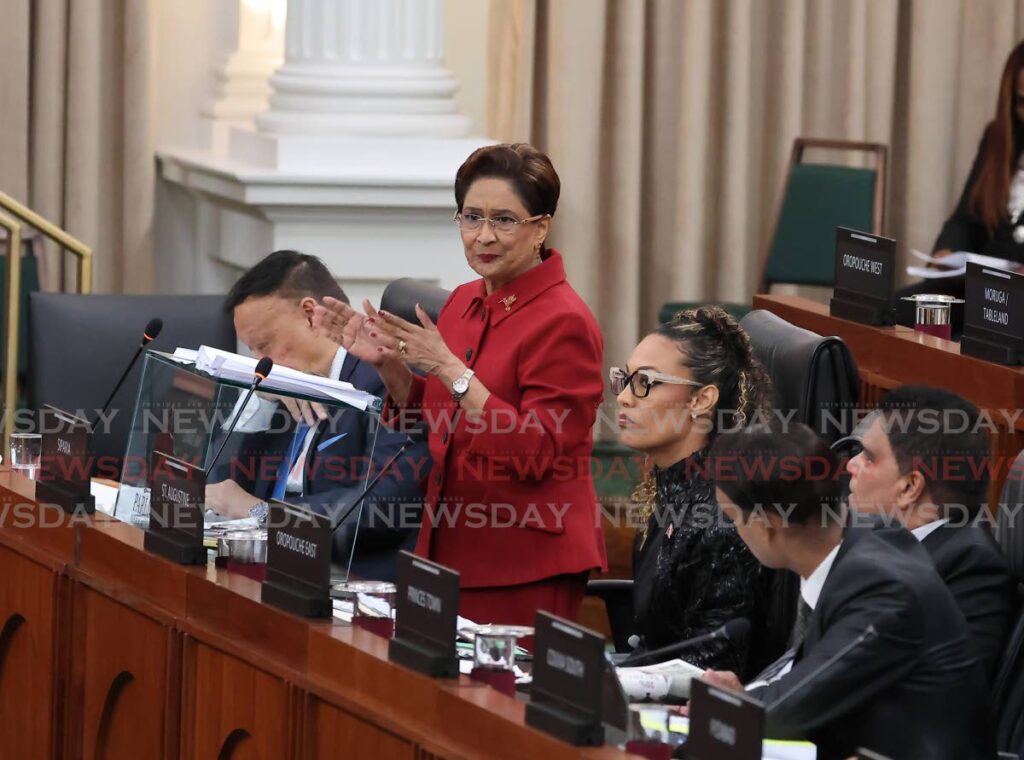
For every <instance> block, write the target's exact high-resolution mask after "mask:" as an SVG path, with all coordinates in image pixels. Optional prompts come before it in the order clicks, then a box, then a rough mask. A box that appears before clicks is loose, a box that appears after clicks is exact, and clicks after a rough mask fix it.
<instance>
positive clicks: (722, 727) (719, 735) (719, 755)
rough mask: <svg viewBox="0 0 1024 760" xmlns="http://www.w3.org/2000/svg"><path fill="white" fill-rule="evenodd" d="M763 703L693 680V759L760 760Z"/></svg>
mask: <svg viewBox="0 0 1024 760" xmlns="http://www.w3.org/2000/svg"><path fill="white" fill-rule="evenodd" d="M763 738H764V706H763V705H762V704H761V703H760V702H758V701H757V700H754V699H751V698H750V697H748V696H747V695H745V694H739V693H737V692H734V691H726V690H724V689H719V688H717V687H714V686H709V685H708V684H706V683H704V682H703V681H701V680H699V679H696V678H695V679H693V681H691V682H690V737H689V739H688V740H687V742H686V756H687V757H688V758H690V760H726V758H728V760H761V742H762V740H763Z"/></svg>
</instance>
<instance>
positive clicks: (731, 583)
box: [633, 449, 763, 677]
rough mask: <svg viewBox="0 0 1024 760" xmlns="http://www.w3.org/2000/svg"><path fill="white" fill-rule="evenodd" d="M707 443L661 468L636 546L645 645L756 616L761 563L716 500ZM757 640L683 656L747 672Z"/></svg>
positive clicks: (639, 625) (637, 602)
mask: <svg viewBox="0 0 1024 760" xmlns="http://www.w3.org/2000/svg"><path fill="white" fill-rule="evenodd" d="M706 457H707V449H703V450H701V451H698V452H697V453H695V454H693V455H692V456H690V457H687V458H686V459H684V460H682V461H681V462H677V463H676V464H674V465H672V466H671V467H668V468H666V469H660V468H655V471H654V472H655V477H656V480H657V503H656V507H655V510H654V513H653V514H652V515H651V517H650V520H649V521H648V525H647V533H646V535H642V534H640V533H638V535H637V539H636V544H635V546H634V549H633V577H634V581H635V582H634V585H633V606H634V612H635V614H636V630H637V633H638V634H639V635H640V637H641V647H642V648H643V649H656V648H658V647H662V646H666V645H668V644H674V643H676V642H678V641H682V640H683V639H688V638H691V637H694V636H700V635H701V634H704V633H710V632H711V631H713V630H715V629H716V628H718V627H719V626H721V625H722V624H724V623H726V622H728V621H729V620H732V619H733V618H737V617H745V618H748V619H750V620H751V621H752V622H754V621H755V618H756V614H757V610H756V607H757V605H758V594H759V593H760V589H761V588H762V583H763V579H762V578H761V574H760V567H761V565H760V563H759V562H758V561H757V560H756V559H755V558H754V556H753V555H752V554H751V553H750V550H749V549H747V547H746V544H744V543H743V541H742V540H741V539H740V537H739V534H738V533H737V532H736V529H735V527H734V526H733V525H732V523H730V522H729V521H728V520H727V519H726V518H725V516H724V515H723V514H722V512H721V510H719V508H718V503H717V501H716V499H715V487H714V483H713V482H712V481H711V479H710V476H711V473H710V472H709V471H708V470H707V463H706ZM749 648H750V647H749V641H744V642H740V643H739V644H733V643H731V642H727V641H713V642H710V643H708V644H704V645H701V646H696V647H694V648H692V649H689V650H687V651H685V652H681V653H680V654H679V655H678V656H679V657H681V658H682V659H684V660H686V661H688V662H692V663H693V664H694V665H697V666H698V667H702V668H712V669H714V670H731V671H733V672H735V673H737V674H739V675H740V676H741V677H742V675H743V674H744V673H745V672H746V666H747V658H748V652H749Z"/></svg>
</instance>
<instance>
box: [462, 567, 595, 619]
mask: <svg viewBox="0 0 1024 760" xmlns="http://www.w3.org/2000/svg"><path fill="white" fill-rule="evenodd" d="M589 575H590V574H589V573H578V574H575V575H556V576H555V577H554V578H543V579H541V580H539V581H534V582H533V583H524V584H522V585H519V586H494V587H488V588H463V589H459V614H460V615H462V617H466V618H469V619H470V620H472V621H473V622H474V623H480V624H487V623H501V624H504V625H529V626H532V625H534V623H535V620H536V617H537V610H544V611H545V612H550V613H552V614H553V615H558V616H559V617H563V618H565V619H566V620H571V621H573V622H575V621H576V618H577V616H578V615H579V612H580V605H581V604H582V603H583V596H584V594H585V592H586V590H587V578H588V577H589Z"/></svg>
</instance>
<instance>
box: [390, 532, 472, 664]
mask: <svg viewBox="0 0 1024 760" xmlns="http://www.w3.org/2000/svg"><path fill="white" fill-rule="evenodd" d="M395 589H396V595H395V635H394V638H392V639H391V643H390V644H389V645H388V659H389V660H392V661H394V662H397V663H398V664H399V665H404V666H405V667H407V668H411V669H412V670H416V671H419V672H420V673H424V674H426V675H428V676H431V677H433V678H458V676H459V661H458V656H457V655H456V650H455V637H456V633H457V631H456V626H457V624H458V615H459V574H458V573H457V572H455V571H454V570H449V569H448V568H446V567H443V566H442V565H438V564H437V563H436V562H430V561H429V560H425V559H423V558H422V557H417V556H416V555H414V554H411V553H410V552H406V551H403V552H399V554H398V558H397V559H396V564H395Z"/></svg>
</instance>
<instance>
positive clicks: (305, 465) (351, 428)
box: [207, 251, 429, 580]
mask: <svg viewBox="0 0 1024 760" xmlns="http://www.w3.org/2000/svg"><path fill="white" fill-rule="evenodd" d="M327 296H331V297H332V298H337V299H339V300H345V301H347V299H346V296H345V293H344V292H343V291H342V289H341V287H340V286H339V285H338V283H337V281H336V280H335V279H334V277H333V275H331V273H330V271H329V270H328V269H327V267H326V266H325V265H324V263H323V262H322V261H320V259H318V258H316V257H315V256H309V255H306V254H302V253H299V252H297V251H275V252H274V253H272V254H270V255H269V256H267V257H266V258H265V259H263V260H262V261H261V262H259V263H258V264H257V265H256V266H254V267H253V268H252V269H250V270H248V271H247V272H246V273H245V274H243V275H242V277H241V278H240V279H239V280H238V282H237V283H235V285H234V287H232V289H231V291H230V293H228V296H227V302H226V304H225V308H226V309H228V310H230V311H231V312H232V313H233V316H234V322H235V331H236V332H237V333H238V338H239V340H240V341H241V342H242V343H244V344H245V345H246V346H248V347H249V349H250V350H251V351H252V352H253V354H255V355H256V356H257V357H263V356H269V357H270V358H272V359H273V360H274V365H275V366H285V367H291V368H293V369H297V370H300V371H302V372H306V373H310V374H317V375H322V376H324V377H331V378H334V379H337V380H343V381H345V382H348V383H351V384H352V385H353V386H355V387H356V388H358V389H359V390H363V391H366V392H367V393H370V394H373V395H375V396H383V395H384V385H383V383H382V381H381V379H380V377H379V376H378V375H377V372H376V370H375V369H374V368H373V367H371V366H370V365H368V364H366V363H365V362H362V361H360V360H359V359H357V358H356V357H355V356H354V355H352V354H349V353H347V352H346V351H345V349H344V348H340V347H339V346H338V345H337V344H336V343H335V342H333V341H332V340H331V339H330V338H327V337H325V336H322V335H320V334H318V332H317V331H316V330H314V328H313V326H312V314H313V310H314V307H315V306H316V305H317V304H319V303H322V301H323V299H324V298H325V297H327ZM238 414H239V422H238V428H237V429H238V430H241V431H242V433H243V434H244V435H243V437H241V439H240V444H239V447H238V449H237V451H236V453H235V454H234V456H233V457H232V458H231V460H230V462H229V463H228V464H227V466H226V468H224V467H219V468H218V471H217V472H216V473H215V474H214V475H215V476H221V477H222V478H223V480H221V482H217V483H213V484H211V485H209V486H207V506H209V507H211V508H213V509H215V510H216V511H217V512H219V513H221V514H224V515H228V516H231V517H243V516H246V515H249V514H252V515H254V516H255V515H259V514H260V513H261V512H263V511H265V508H266V507H265V504H266V502H267V501H268V500H269V499H271V498H274V499H281V500H284V501H287V502H288V503H292V504H300V505H303V506H306V507H308V508H310V509H313V510H315V511H318V512H321V513H323V514H326V515H328V516H330V517H332V518H333V519H338V518H339V517H340V516H341V515H342V514H343V513H344V511H345V509H346V507H347V506H348V505H350V504H351V503H352V502H353V501H354V499H355V498H356V497H357V496H358V495H359V494H360V493H361V492H362V490H363V488H364V486H365V485H366V484H367V481H368V480H369V479H370V478H372V477H373V476H374V474H376V472H378V471H379V469H380V468H382V467H384V466H385V465H386V464H387V462H388V461H389V460H390V459H391V458H392V457H393V456H394V455H395V454H396V453H397V452H398V451H399V449H400V448H401V446H402V445H403V444H404V443H405V442H406V440H407V439H408V436H407V435H406V434H404V433H397V432H393V431H391V430H389V429H388V428H386V427H384V426H379V425H378V422H379V418H378V416H377V415H376V414H371V413H366V412H363V411H360V410H358V409H341V410H337V409H330V410H329V409H326V408H324V407H322V406H321V405H319V404H311V403H307V402H304V401H296V400H295V399H291V398H285V397H267V396H265V395H260V396H255V397H254V398H253V400H252V401H251V402H250V403H249V404H248V405H247V407H246V408H245V409H243V410H240V411H239V412H238ZM428 470H429V455H428V453H427V449H426V442H425V440H418V441H415V442H414V445H412V446H411V447H410V448H408V449H407V450H406V452H405V453H404V454H403V455H402V456H401V457H400V458H399V459H398V460H397V461H396V463H395V465H394V466H392V467H391V468H390V469H389V471H388V474H386V475H384V476H383V477H382V479H381V480H380V481H379V482H378V483H377V485H376V486H375V488H374V490H373V493H372V495H370V496H368V497H367V499H366V501H365V502H364V503H363V505H362V508H361V509H360V510H357V511H356V512H354V513H353V514H352V515H351V516H350V517H349V518H348V519H347V520H346V524H345V525H344V526H342V527H341V529H340V530H338V532H337V534H336V536H335V544H334V559H335V560H337V561H339V562H347V561H348V559H349V554H350V552H351V550H352V545H353V541H355V546H356V549H355V558H354V561H353V565H352V569H353V572H354V573H356V574H357V575H359V576H361V577H364V578H373V579H379V580H390V579H391V578H392V576H393V573H394V558H395V555H396V554H397V552H398V550H399V549H410V550H411V549H412V548H413V547H414V546H415V544H416V535H417V533H418V528H419V520H420V516H421V513H422V503H423V494H422V489H421V487H420V484H421V482H422V480H423V479H424V478H425V477H426V476H427V474H428ZM214 479H215V478H214V477H211V481H212V480H214ZM356 515H359V517H358V518H356ZM357 525H358V537H356V527H357Z"/></svg>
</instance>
